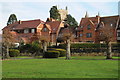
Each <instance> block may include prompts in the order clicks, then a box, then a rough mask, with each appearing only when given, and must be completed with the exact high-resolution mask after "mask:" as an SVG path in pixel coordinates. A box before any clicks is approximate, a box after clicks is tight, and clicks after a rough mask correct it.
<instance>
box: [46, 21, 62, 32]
mask: <svg viewBox="0 0 120 80" xmlns="http://www.w3.org/2000/svg"><path fill="white" fill-rule="evenodd" d="M46 24H48V25H50V26H49V27H50V29H51V33H57V31H58V28H59V27H60V24H61V21H51V22H46Z"/></svg>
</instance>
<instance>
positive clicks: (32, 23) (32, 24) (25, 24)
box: [3, 19, 44, 30]
mask: <svg viewBox="0 0 120 80" xmlns="http://www.w3.org/2000/svg"><path fill="white" fill-rule="evenodd" d="M40 23H44V21H42V20H40V19H36V20H29V21H17V22H15V23H13V24H10V25H8V26H6V27H5V28H9V29H11V30H17V29H25V28H37V26H38V25H39V24H40ZM5 28H3V29H5Z"/></svg>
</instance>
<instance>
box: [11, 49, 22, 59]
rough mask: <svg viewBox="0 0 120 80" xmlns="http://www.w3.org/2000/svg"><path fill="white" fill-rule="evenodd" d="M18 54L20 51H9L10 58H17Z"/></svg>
mask: <svg viewBox="0 0 120 80" xmlns="http://www.w3.org/2000/svg"><path fill="white" fill-rule="evenodd" d="M19 54H20V51H19V50H17V49H10V50H9V55H10V57H17V56H18V55H19Z"/></svg>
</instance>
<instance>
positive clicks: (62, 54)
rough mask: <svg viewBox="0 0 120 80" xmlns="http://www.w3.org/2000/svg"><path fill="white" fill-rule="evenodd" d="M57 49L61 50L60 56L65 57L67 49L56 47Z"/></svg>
mask: <svg viewBox="0 0 120 80" xmlns="http://www.w3.org/2000/svg"><path fill="white" fill-rule="evenodd" d="M55 50H57V51H59V52H60V56H59V57H64V56H65V55H66V50H64V49H55Z"/></svg>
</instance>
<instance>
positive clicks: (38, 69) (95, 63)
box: [2, 56, 119, 78]
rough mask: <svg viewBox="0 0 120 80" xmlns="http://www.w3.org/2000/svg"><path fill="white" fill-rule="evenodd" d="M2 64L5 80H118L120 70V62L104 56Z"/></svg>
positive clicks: (6, 62)
mask: <svg viewBox="0 0 120 80" xmlns="http://www.w3.org/2000/svg"><path fill="white" fill-rule="evenodd" d="M115 58H116V57H115ZM2 63H3V64H2V68H3V69H2V70H3V74H2V76H3V78H118V70H119V69H118V60H105V57H103V56H94V57H93V56H92V57H91V56H80V57H72V59H71V60H65V58H64V57H62V58H59V59H22V60H5V61H3V62H2Z"/></svg>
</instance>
